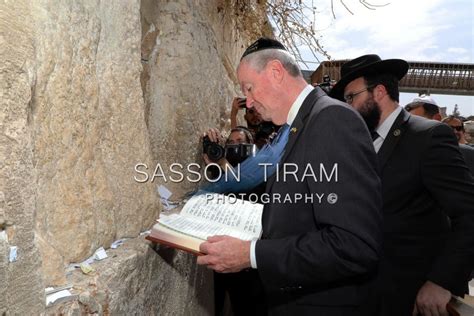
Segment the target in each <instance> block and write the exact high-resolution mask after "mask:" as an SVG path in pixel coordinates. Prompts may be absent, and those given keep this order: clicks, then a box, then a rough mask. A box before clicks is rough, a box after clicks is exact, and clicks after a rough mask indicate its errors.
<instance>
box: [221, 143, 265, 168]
mask: <svg viewBox="0 0 474 316" xmlns="http://www.w3.org/2000/svg"><path fill="white" fill-rule="evenodd" d="M256 153H257V146H256V145H254V144H235V145H234V144H232V145H231V144H228V145H225V158H226V159H227V161H228V162H229V163H230V164H231V165H232V166H233V167H234V166H236V165H237V164H239V163H241V162H242V161H244V160H245V159H247V158H248V157H253V156H255V154H256Z"/></svg>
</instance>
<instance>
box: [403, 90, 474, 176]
mask: <svg viewBox="0 0 474 316" xmlns="http://www.w3.org/2000/svg"><path fill="white" fill-rule="evenodd" d="M405 110H407V111H408V112H410V114H412V115H418V116H421V117H425V118H427V119H429V120H437V121H441V114H440V113H439V106H438V104H437V103H436V101H435V100H434V99H433V98H431V97H430V96H427V95H423V96H419V97H416V98H414V99H413V101H412V102H410V103H408V104H407V105H405ZM446 119H447V121H446V122H444V121H443V122H444V123H446V124H448V125H449V126H451V128H452V129H453V131H454V134H455V135H456V138H457V139H458V142H459V140H460V139H461V136H458V133H461V132H462V133H464V125H463V122H462V121H461V120H459V119H456V118H446ZM449 123H450V124H449ZM459 150H461V154H462V155H463V157H464V161H465V162H466V165H467V167H468V168H469V170H471V174H472V175H474V147H471V146H468V145H466V144H462V143H459Z"/></svg>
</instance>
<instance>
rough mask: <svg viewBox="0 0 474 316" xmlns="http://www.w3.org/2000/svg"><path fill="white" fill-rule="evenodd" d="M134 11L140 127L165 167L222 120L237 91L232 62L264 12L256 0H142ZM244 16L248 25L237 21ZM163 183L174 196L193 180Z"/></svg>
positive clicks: (181, 159) (195, 149)
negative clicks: (138, 36)
mask: <svg viewBox="0 0 474 316" xmlns="http://www.w3.org/2000/svg"><path fill="white" fill-rule="evenodd" d="M244 8H245V9H246V11H245V12H242V11H240V10H243V9H244ZM141 14H142V32H143V34H144V35H145V36H144V37H143V41H142V45H143V48H142V54H143V56H142V58H143V59H144V60H145V62H144V73H143V74H142V86H143V88H144V95H145V101H146V107H147V110H148V111H149V116H148V128H149V132H150V135H151V138H150V139H151V145H152V153H153V159H154V165H155V164H156V163H160V164H161V165H162V166H163V168H164V169H165V174H166V170H167V169H168V166H170V165H171V164H172V163H180V164H182V165H184V166H186V165H188V164H189V163H193V162H196V161H198V162H200V161H201V152H202V147H201V146H200V137H201V136H202V132H204V131H206V130H207V129H209V128H211V127H217V128H228V127H229V124H230V121H229V113H230V104H231V101H232V98H233V97H234V96H235V95H236V93H238V91H239V90H240V87H239V86H238V82H237V78H236V72H235V69H236V66H237V65H238V62H239V60H240V56H241V55H242V53H243V51H244V49H245V47H246V46H247V45H248V44H249V42H250V41H252V40H254V39H255V38H256V37H257V34H258V35H261V28H262V27H263V23H264V22H265V21H266V19H265V18H264V17H265V15H264V11H263V6H262V4H260V5H258V4H257V1H185V0H181V1H153V0H143V1H142V10H141ZM244 16H246V18H245V22H246V23H253V24H255V25H245V24H240V23H243V22H242V21H241V20H240V19H241V18H240V17H244ZM262 17H263V18H262ZM252 18H253V19H252ZM251 21H252V22H251ZM257 22H258V23H260V24H259V25H258V23H257ZM242 25H244V27H242ZM257 25H258V26H260V28H257ZM247 27H248V28H247ZM239 28H240V30H243V29H245V30H248V31H249V32H248V33H245V32H243V31H242V32H241V31H239ZM250 30H255V31H254V32H251V31H250ZM249 35H252V36H253V37H254V38H251V37H250V36H249ZM164 83H166V84H164ZM154 165H153V166H154ZM152 172H153V170H151V171H149V173H152ZM169 174H170V173H169V172H168V176H169ZM158 180H163V179H160V178H158ZM161 182H163V181H161ZM166 185H167V186H169V187H170V188H171V189H172V191H173V192H175V193H176V195H178V196H179V195H181V194H182V193H184V192H185V191H187V190H190V189H193V188H194V187H195V184H193V183H190V182H183V183H179V184H177V185H176V184H174V183H172V182H170V181H169V179H168V183H167V184H166Z"/></svg>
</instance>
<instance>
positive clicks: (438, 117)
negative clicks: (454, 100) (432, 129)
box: [433, 113, 441, 122]
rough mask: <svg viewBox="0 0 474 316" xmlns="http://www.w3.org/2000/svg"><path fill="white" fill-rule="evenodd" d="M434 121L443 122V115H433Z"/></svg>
mask: <svg viewBox="0 0 474 316" xmlns="http://www.w3.org/2000/svg"><path fill="white" fill-rule="evenodd" d="M433 120H436V121H440V122H441V114H439V113H436V114H435V115H433Z"/></svg>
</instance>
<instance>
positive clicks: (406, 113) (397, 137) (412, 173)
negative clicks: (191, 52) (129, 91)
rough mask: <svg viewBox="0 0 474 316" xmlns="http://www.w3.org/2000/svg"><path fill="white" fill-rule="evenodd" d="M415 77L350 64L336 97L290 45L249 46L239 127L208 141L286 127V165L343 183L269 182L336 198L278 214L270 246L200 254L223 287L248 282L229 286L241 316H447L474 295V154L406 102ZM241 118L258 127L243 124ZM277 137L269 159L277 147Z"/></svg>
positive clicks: (448, 124) (370, 61) (242, 66)
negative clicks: (320, 170)
mask: <svg viewBox="0 0 474 316" xmlns="http://www.w3.org/2000/svg"><path fill="white" fill-rule="evenodd" d="M407 71H408V63H407V62H406V61H404V60H401V59H387V60H382V59H381V58H380V57H379V56H377V55H374V54H372V55H364V56H361V57H358V58H355V59H353V60H351V61H349V62H347V63H345V64H344V65H343V66H342V68H341V79H340V80H339V81H338V82H337V83H336V84H335V85H334V86H333V87H332V89H331V90H330V91H324V90H323V89H321V88H320V87H312V86H311V85H308V84H307V82H306V81H305V80H304V78H303V76H302V74H301V71H300V69H299V67H298V64H297V62H296V61H295V59H294V57H293V56H292V55H291V54H290V53H289V52H288V51H287V50H286V48H285V47H284V46H283V45H282V44H281V43H280V42H278V41H276V40H273V39H268V38H261V39H259V40H257V41H256V42H255V43H253V44H252V45H251V46H249V47H248V48H247V49H246V51H245V52H244V54H243V56H242V58H241V61H240V63H239V66H238V68H237V75H238V79H239V83H240V85H241V89H242V92H243V94H244V95H245V99H240V98H236V99H234V102H233V105H232V111H231V116H232V119H231V121H232V127H233V128H234V129H233V130H232V132H231V134H230V136H229V139H228V140H227V141H226V142H224V141H223V140H221V139H220V133H219V131H217V130H214V129H212V130H209V131H208V132H207V133H206V135H207V136H208V137H209V138H210V139H211V140H212V141H214V142H219V141H220V142H222V143H229V142H239V143H245V144H247V143H248V144H251V143H255V140H256V139H258V136H257V135H258V131H261V129H260V127H259V126H261V125H262V124H266V123H265V122H270V121H271V122H272V124H274V125H275V126H286V127H287V128H281V131H280V133H281V132H282V131H283V130H285V131H287V132H288V131H290V132H288V133H289V135H288V137H287V139H285V141H286V145H285V147H284V151H283V152H282V153H281V156H280V157H279V163H280V165H284V164H294V165H298V166H304V165H307V164H312V165H314V166H316V165H320V164H331V163H337V165H338V181H333V182H329V183H322V182H316V181H314V180H313V179H312V178H303V180H302V181H299V180H298V179H301V178H297V177H295V178H289V179H286V180H285V181H281V179H280V180H278V179H276V178H275V177H270V178H269V179H268V181H266V183H262V184H261V186H263V187H264V190H265V192H267V193H270V194H272V193H292V194H296V193H298V194H305V193H315V192H324V193H332V194H334V195H336V196H337V197H338V198H337V200H334V198H332V199H327V201H322V202H321V201H319V203H318V201H312V202H311V203H306V202H304V201H300V202H298V203H267V204H265V206H264V212H263V218H262V227H263V233H262V236H261V238H260V239H259V240H252V241H244V240H240V239H237V238H233V237H229V236H214V237H211V238H209V239H208V241H207V242H204V243H203V244H202V245H201V249H200V250H201V252H202V253H204V255H203V256H199V257H198V259H197V262H198V264H200V265H205V266H207V267H209V268H211V269H213V270H214V271H216V272H217V274H216V275H218V277H217V279H219V278H221V275H222V274H223V273H224V274H225V273H230V274H229V278H228V280H230V279H231V278H234V279H233V280H235V278H239V274H236V273H240V275H241V276H242V275H244V277H242V278H241V280H244V281H243V282H240V283H238V285H237V286H235V285H234V283H232V282H234V281H232V282H229V281H225V280H224V281H223V282H224V283H221V286H220V287H217V288H218V289H221V290H222V291H224V290H225V289H226V288H227V289H231V290H229V293H230V292H232V293H231V296H232V297H231V301H233V303H235V302H237V303H235V304H233V306H232V307H233V310H234V314H235V315H292V314H294V315H328V316H331V315H351V316H352V315H393V316H400V315H447V309H446V306H447V303H448V302H449V301H450V299H451V296H452V295H458V296H461V297H462V296H464V294H466V292H467V289H468V286H467V284H468V281H469V280H470V277H471V272H472V270H473V267H474V177H473V173H474V154H473V152H474V149H473V148H472V147H470V146H468V145H466V144H465V138H464V128H463V122H462V121H460V120H459V119H458V118H455V117H447V118H445V119H443V120H442V121H441V115H440V113H439V106H438V104H437V103H436V102H435V101H434V100H433V98H431V97H430V96H420V97H417V98H415V99H414V100H413V101H412V102H411V103H409V104H407V105H406V106H405V107H402V106H401V105H400V104H399V87H398V85H399V81H400V80H401V79H402V78H403V77H404V76H405V74H406V73H407ZM327 92H329V95H328V93H327ZM244 102H245V103H244ZM241 109H243V110H244V111H246V114H245V116H244V117H245V119H246V121H247V129H246V128H244V127H237V120H236V115H237V113H238V111H240V110H241ZM277 129H278V128H276V127H275V128H274V130H273V131H272V132H271V133H267V138H265V139H264V141H262V142H261V143H260V144H259V148H265V146H272V144H273V143H274V141H272V138H275V139H278V138H279V137H278V134H279V133H278V134H277V132H276V131H277ZM275 134H276V135H277V136H276V137H275ZM250 136H251V137H250ZM260 150H262V149H260ZM249 157H250V156H249ZM207 158H208V157H204V159H205V160H206V163H209V162H210V161H209V160H208V159H207ZM222 159H225V157H222ZM247 159H251V158H247ZM223 161H224V160H221V161H220V163H219V164H220V165H222V164H221V163H224V164H225V163H226V162H225V161H224V162H223ZM299 172H300V173H301V172H303V168H301V170H300V171H299ZM248 189H249V190H254V189H255V188H248ZM333 197H334V196H333ZM221 281H222V280H221ZM226 282H227V283H226ZM222 284H224V286H222ZM226 284H227V285H226ZM236 289H237V290H236ZM221 294H222V293H221ZM233 298H234V300H233ZM243 302H244V303H243ZM242 304H246V309H245V311H242V310H239V306H240V307H241V306H242ZM220 311H221V310H220V307H218V309H217V310H216V313H217V314H218V313H219V312H220Z"/></svg>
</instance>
